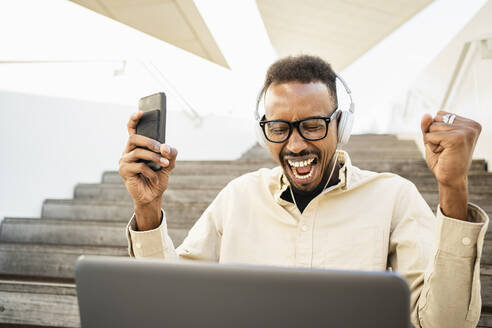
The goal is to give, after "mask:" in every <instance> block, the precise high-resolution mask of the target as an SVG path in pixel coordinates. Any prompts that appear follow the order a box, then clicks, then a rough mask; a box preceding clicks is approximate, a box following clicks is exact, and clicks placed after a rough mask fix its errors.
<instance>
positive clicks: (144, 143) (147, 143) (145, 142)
mask: <svg viewBox="0 0 492 328" xmlns="http://www.w3.org/2000/svg"><path fill="white" fill-rule="evenodd" d="M137 146H140V147H145V148H147V149H150V150H152V151H154V152H156V153H158V152H160V147H161V144H160V143H159V141H157V140H154V139H151V138H148V137H146V136H141V135H138V134H131V135H130V137H129V138H128V142H127V144H126V147H125V153H129V152H131V151H132V150H134V149H135V148H137Z"/></svg>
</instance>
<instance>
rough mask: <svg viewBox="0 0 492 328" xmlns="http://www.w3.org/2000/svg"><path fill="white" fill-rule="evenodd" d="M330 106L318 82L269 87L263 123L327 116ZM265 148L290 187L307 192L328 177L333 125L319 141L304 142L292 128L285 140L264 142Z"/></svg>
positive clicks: (334, 140) (326, 92) (325, 89)
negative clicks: (281, 169)
mask: <svg viewBox="0 0 492 328" xmlns="http://www.w3.org/2000/svg"><path fill="white" fill-rule="evenodd" d="M334 107H335V106H334V101H333V99H332V96H331V95H330V92H329V90H328V87H327V86H326V85H325V84H323V83H322V82H311V83H301V82H286V83H280V84H272V85H270V87H269V88H268V90H267V91H266V94H265V114H266V120H285V121H290V122H293V121H298V120H301V119H304V118H307V117H312V116H324V117H327V116H330V115H331V114H332V113H333V110H334ZM267 145H268V148H269V150H270V152H271V154H272V155H273V157H274V158H275V160H277V161H278V162H279V163H280V165H281V166H282V168H283V170H284V172H285V174H286V176H287V178H288V179H289V181H290V183H291V185H292V186H293V187H294V188H295V189H297V191H300V192H306V193H309V192H311V191H313V190H314V189H315V188H316V187H317V186H318V185H320V184H321V182H323V183H325V182H326V179H327V178H328V177H327V175H328V174H329V172H328V164H329V161H330V159H331V157H332V155H333V153H334V152H335V150H336V145H337V122H336V120H333V121H332V122H330V124H329V126H328V134H327V136H326V137H325V138H324V139H321V140H317V141H309V140H306V139H304V138H303V137H302V136H301V135H300V134H299V131H298V130H297V129H296V128H294V129H293V131H292V134H291V135H290V137H289V139H287V140H286V141H284V142H282V143H273V142H268V141H267ZM323 178H324V179H323Z"/></svg>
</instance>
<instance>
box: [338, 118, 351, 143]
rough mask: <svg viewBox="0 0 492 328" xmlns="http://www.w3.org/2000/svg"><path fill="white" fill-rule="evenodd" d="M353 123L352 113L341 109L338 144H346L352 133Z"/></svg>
mask: <svg viewBox="0 0 492 328" xmlns="http://www.w3.org/2000/svg"><path fill="white" fill-rule="evenodd" d="M353 124H354V114H352V113H351V112H345V111H342V113H341V115H340V120H339V122H338V145H339V146H343V145H346V144H347V143H348V141H349V139H350V134H351V133H352V125H353Z"/></svg>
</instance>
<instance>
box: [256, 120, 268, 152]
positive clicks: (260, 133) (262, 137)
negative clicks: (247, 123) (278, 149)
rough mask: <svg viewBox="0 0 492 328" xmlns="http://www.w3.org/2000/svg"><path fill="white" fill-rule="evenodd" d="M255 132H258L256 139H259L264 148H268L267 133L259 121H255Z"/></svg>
mask: <svg viewBox="0 0 492 328" xmlns="http://www.w3.org/2000/svg"><path fill="white" fill-rule="evenodd" d="M255 134H256V140H257V141H258V143H259V144H260V146H261V147H263V148H268V147H267V140H266V138H265V134H263V129H262V128H261V126H260V124H259V123H258V121H255Z"/></svg>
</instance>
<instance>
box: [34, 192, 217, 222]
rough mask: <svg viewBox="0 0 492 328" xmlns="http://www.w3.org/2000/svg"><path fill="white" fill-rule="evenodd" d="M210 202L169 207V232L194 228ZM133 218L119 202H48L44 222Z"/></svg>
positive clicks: (45, 205) (173, 203)
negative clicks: (170, 230) (53, 220)
mask: <svg viewBox="0 0 492 328" xmlns="http://www.w3.org/2000/svg"><path fill="white" fill-rule="evenodd" d="M208 205H209V203H208V202H170V203H166V205H165V210H166V219H167V224H168V227H169V228H172V229H184V228H190V227H191V226H192V225H193V224H194V223H195V221H196V220H197V219H198V218H199V217H200V215H201V214H202V213H203V211H205V209H206V208H207V206H208ZM132 214H133V205H132V204H130V203H128V202H127V203H124V202H118V201H95V200H72V199H48V200H46V201H45V202H44V204H43V215H42V217H43V218H42V220H44V219H45V218H46V219H65V220H90V221H120V222H125V223H127V222H128V221H129V220H130V218H131V216H132Z"/></svg>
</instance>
